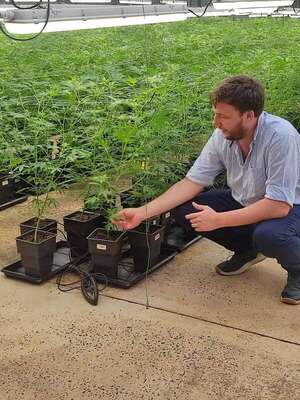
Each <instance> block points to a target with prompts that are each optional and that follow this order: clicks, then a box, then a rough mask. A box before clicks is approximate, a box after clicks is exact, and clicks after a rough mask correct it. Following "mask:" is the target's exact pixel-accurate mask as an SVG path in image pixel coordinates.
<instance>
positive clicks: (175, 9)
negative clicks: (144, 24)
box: [0, 4, 188, 24]
mask: <svg viewBox="0 0 300 400" xmlns="http://www.w3.org/2000/svg"><path fill="white" fill-rule="evenodd" d="M187 12H188V9H187V6H186V5H183V4H179V5H177V4H164V5H138V6H137V5H135V6H131V5H124V6H121V5H109V6H108V5H98V6H96V5H82V4H81V5H77V4H73V5H72V4H68V5H66V4H64V5H62V4H52V5H51V7H50V17H49V22H54V21H80V20H81V21H87V20H91V19H103V18H125V17H143V16H151V15H167V14H184V13H187ZM46 15H47V6H46V5H44V8H35V9H31V10H20V9H15V8H10V9H7V10H5V11H0V18H2V19H3V21H4V22H5V23H8V22H9V23H18V24H19V23H35V24H36V23H40V22H45V19H46Z"/></svg>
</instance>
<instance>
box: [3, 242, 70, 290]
mask: <svg viewBox="0 0 300 400" xmlns="http://www.w3.org/2000/svg"><path fill="white" fill-rule="evenodd" d="M56 248H57V250H56V252H55V253H54V260H53V265H52V269H51V271H50V272H49V274H47V275H45V276H44V277H42V278H40V277H35V276H30V275H26V274H25V270H24V267H22V264H21V261H17V262H15V263H13V264H10V265H8V266H6V267H4V268H2V270H1V271H2V272H3V273H4V274H5V275H6V276H8V277H10V278H15V279H21V280H23V281H27V282H32V283H42V282H45V281H48V280H49V279H51V278H53V277H54V276H55V275H57V274H58V273H59V272H60V271H61V270H62V269H64V268H65V267H66V266H67V265H68V264H70V249H69V247H68V245H67V242H65V241H64V240H61V241H59V242H57V243H56Z"/></svg>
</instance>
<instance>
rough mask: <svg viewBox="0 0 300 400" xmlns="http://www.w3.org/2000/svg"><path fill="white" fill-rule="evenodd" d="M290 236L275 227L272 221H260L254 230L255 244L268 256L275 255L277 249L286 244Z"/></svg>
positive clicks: (256, 247)
mask: <svg viewBox="0 0 300 400" xmlns="http://www.w3.org/2000/svg"><path fill="white" fill-rule="evenodd" d="M287 239H288V236H287V235H286V234H285V233H284V232H281V231H280V230H276V229H274V226H273V225H272V224H271V223H270V221H264V222H261V223H259V224H258V225H257V226H256V228H255V229H254V232H253V246H254V248H255V249H256V250H257V251H259V252H261V253H263V254H264V255H265V256H267V257H273V258H274V257H275V258H276V255H277V250H279V249H281V248H282V246H284V244H285V242H286V240H287Z"/></svg>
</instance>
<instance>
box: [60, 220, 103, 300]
mask: <svg viewBox="0 0 300 400" xmlns="http://www.w3.org/2000/svg"><path fill="white" fill-rule="evenodd" d="M58 224H60V225H63V224H62V223H60V222H58ZM57 231H58V232H59V233H60V234H61V235H62V236H63V238H64V239H65V241H66V242H67V244H68V247H69V248H70V252H69V260H70V262H69V263H68V265H67V266H66V267H65V268H64V269H63V270H62V271H61V272H60V273H59V274H58V276H57V278H56V284H57V288H58V290H59V291H61V292H70V291H71V290H75V289H81V292H82V294H83V296H84V297H85V299H86V300H87V301H88V302H89V303H90V304H92V305H97V303H98V297H99V292H101V291H103V290H104V289H105V288H106V287H107V285H108V278H107V276H106V275H104V274H102V273H99V272H97V273H91V272H89V271H84V270H82V269H81V268H80V267H79V266H78V264H79V263H80V261H83V260H84V259H86V257H87V256H88V252H86V253H84V254H83V255H81V256H80V257H75V259H74V258H73V257H72V253H71V252H72V250H73V251H74V249H72V248H71V246H70V243H69V241H68V239H67V237H66V235H65V233H64V232H63V231H61V230H60V229H57ZM72 233H73V234H75V235H77V236H79V237H81V238H84V237H83V236H82V235H79V234H78V232H75V231H72ZM69 272H76V273H77V274H78V275H79V276H80V279H78V280H76V281H73V282H70V283H62V280H63V277H64V276H65V275H66V273H69ZM99 276H101V277H104V280H105V284H104V287H102V288H101V289H99V288H98V286H97V284H96V281H95V279H96V280H97V277H99ZM79 283H80V285H78V284H79ZM74 285H75V286H74ZM91 288H92V289H93V291H94V296H93V297H91V296H89V295H88V293H89V289H91Z"/></svg>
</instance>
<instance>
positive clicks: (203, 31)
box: [0, 18, 300, 197]
mask: <svg viewBox="0 0 300 400" xmlns="http://www.w3.org/2000/svg"><path fill="white" fill-rule="evenodd" d="M299 27H300V26H299V21H296V20H283V19H271V18H270V19H250V20H242V21H233V20H231V19H229V18H228V19H211V20H210V19H193V20H189V21H185V22H178V23H169V24H160V25H152V26H149V25H146V26H135V27H126V28H111V29H105V30H104V29H103V30H98V31H94V30H93V31H80V32H67V33H52V34H44V35H42V36H40V37H39V38H38V39H36V40H34V41H32V42H27V43H22V44H20V43H15V42H13V41H9V40H8V39H6V38H5V37H4V36H1V37H0V41H1V65H0V80H1V87H0V96H1V102H0V136H1V137H0V139H1V146H2V150H3V149H4V150H5V154H6V159H4V157H1V161H2V165H1V170H3V169H5V165H4V166H3V163H4V162H5V163H7V165H9V168H16V167H18V170H19V171H20V168H21V169H22V168H24V167H20V165H22V164H24V162H25V161H26V165H27V167H26V173H29V174H30V171H28V168H29V167H28V166H30V165H31V163H32V165H33V166H32V171H33V174H34V173H35V172H36V168H37V167H36V166H34V164H35V163H36V156H37V153H36V149H35V147H36V145H38V146H39V150H38V151H39V162H45V161H47V162H48V161H49V160H50V158H49V157H50V155H49V154H52V156H53V152H52V153H51V148H52V147H51V146H53V141H52V142H51V140H50V139H51V138H53V136H54V137H55V138H56V146H57V148H58V152H56V153H54V157H55V158H56V159H57V158H58V159H59V162H58V161H57V160H56V162H55V168H57V170H56V171H55V176H56V177H57V176H63V179H64V180H65V181H66V182H69V181H74V180H77V179H80V177H82V176H84V175H92V176H99V174H100V176H102V178H98V181H99V182H102V181H103V179H104V181H105V179H106V177H107V176H110V173H108V171H116V163H117V162H118V160H122V161H121V165H122V167H124V165H125V164H124V162H126V168H127V167H128V162H129V161H130V160H132V162H134V163H135V165H136V161H137V160H142V161H143V160H146V164H147V169H146V170H147V174H146V175H147V176H148V178H149V176H151V179H152V178H153V179H152V181H153V182H154V185H155V182H156V183H158V182H160V183H170V184H171V183H172V181H174V180H176V178H177V175H176V176H175V177H174V173H173V172H174V168H173V169H172V168H169V172H170V171H171V172H170V174H171V175H172V174H173V176H170V177H169V178H168V179H169V181H168V180H165V181H164V182H162V175H163V174H165V173H166V170H167V169H168V168H167V167H166V165H165V164H166V163H165V161H166V160H167V162H168V163H169V164H170V165H173V166H174V165H175V170H176V165H178V163H180V162H183V163H185V162H186V160H187V159H188V158H189V157H190V156H192V157H194V156H195V154H197V153H198V152H199V151H200V149H201V147H202V145H203V144H204V143H205V141H206V140H207V137H208V136H209V134H210V133H211V130H212V129H211V110H210V105H209V102H208V93H209V91H210V90H211V89H212V87H213V86H214V85H215V84H216V83H217V82H218V81H220V80H221V79H223V78H224V77H226V76H228V75H232V74H239V73H247V74H251V75H254V76H256V77H257V78H258V79H260V80H261V81H262V82H263V84H264V85H265V87H266V92H267V101H266V110H267V111H268V112H271V113H273V114H277V115H280V116H282V117H286V118H288V119H289V120H290V121H291V122H292V123H294V124H295V125H296V126H297V128H299V127H300V118H299V115H300V114H299V109H300V105H299V104H300V62H299V58H300V40H299V39H300V29H299ZM37 129H38V130H39V131H40V132H41V131H42V132H43V133H42V134H41V135H36V132H37ZM124 135H125V136H126V135H127V136H128V138H129V139H128V140H126V141H124ZM45 138H46V140H45ZM47 138H48V141H47ZM125 142H126V155H124V143H125ZM20 143H22V146H21V145H20ZM104 143H106V144H105V145H104ZM34 149H35V150H34ZM24 151H25V153H24ZM45 154H47V157H46V160H45V156H44V155H45ZM7 155H10V157H7ZM52 156H51V158H53V157H52ZM8 158H10V160H9V161H8ZM53 160H54V158H53ZM162 160H164V163H161V161H162ZM53 162H54V161H53ZM183 165H184V164H183ZM52 169H53V168H52ZM129 169H130V168H129ZM118 171H119V172H120V170H118ZM149 171H150V172H149ZM172 171H173V172H172ZM178 171H180V173H179V175H182V174H184V172H183V171H182V168H179V169H178ZM119 172H118V174H119ZM123 172H124V171H123ZM156 173H157V175H155V174H156ZM103 174H105V175H103ZM122 175H124V173H122ZM103 176H104V178H103ZM151 179H150V180H149V179H148V182H150V181H151ZM54 181H55V180H53V179H51V182H52V183H53V182H54ZM95 182H97V179H96V180H94V181H93V180H92V183H93V184H95ZM163 186H164V185H161V189H163ZM148 189H149V188H147V190H148ZM148 192H149V193H152V192H151V188H150V189H149V190H148ZM106 196H107V197H109V194H107V193H106Z"/></svg>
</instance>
